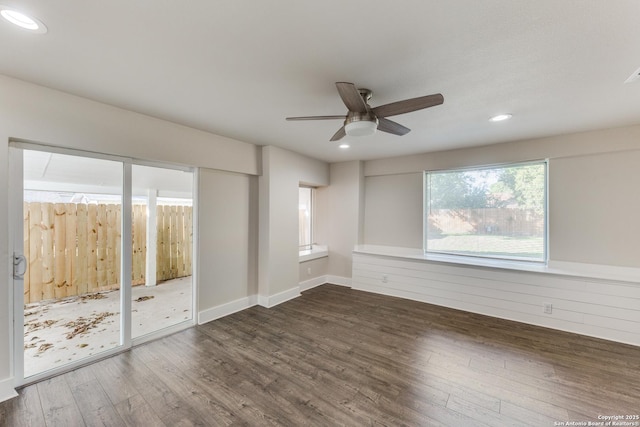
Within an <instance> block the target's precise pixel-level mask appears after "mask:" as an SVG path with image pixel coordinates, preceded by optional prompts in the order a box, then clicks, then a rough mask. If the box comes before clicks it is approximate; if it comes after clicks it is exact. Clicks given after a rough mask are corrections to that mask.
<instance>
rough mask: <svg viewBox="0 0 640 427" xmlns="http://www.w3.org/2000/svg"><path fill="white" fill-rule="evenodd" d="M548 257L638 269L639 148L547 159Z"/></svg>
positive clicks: (639, 243)
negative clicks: (548, 162) (549, 254)
mask: <svg viewBox="0 0 640 427" xmlns="http://www.w3.org/2000/svg"><path fill="white" fill-rule="evenodd" d="M549 169H550V172H549V181H550V182H549V204H550V208H549V224H550V233H549V234H550V251H551V259H553V260H556V261H570V262H582V263H589V264H605V265H614V266H621V267H640V150H636V151H623V152H617V153H603V154H591V155H587V156H578V157H567V158H560V159H553V160H552V161H551V164H550V166H549Z"/></svg>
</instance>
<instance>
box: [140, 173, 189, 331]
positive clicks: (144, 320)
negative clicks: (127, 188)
mask: <svg viewBox="0 0 640 427" xmlns="http://www.w3.org/2000/svg"><path fill="white" fill-rule="evenodd" d="M132 182H133V200H132V208H133V209H132V213H133V215H132V220H133V223H132V230H133V260H132V270H133V277H132V285H133V289H132V293H131V294H132V295H131V309H132V311H131V314H132V321H131V336H132V338H133V339H136V338H140V337H145V336H149V335H150V334H154V333H156V332H157V331H160V330H163V329H167V328H171V327H173V326H175V325H178V324H181V323H183V322H185V321H190V320H192V319H193V307H192V306H193V303H192V301H193V298H192V295H193V292H192V289H193V281H192V274H193V262H192V261H193V250H192V248H193V173H192V172H190V171H184V170H175V169H166V168H160V167H151V166H142V165H133V170H132Z"/></svg>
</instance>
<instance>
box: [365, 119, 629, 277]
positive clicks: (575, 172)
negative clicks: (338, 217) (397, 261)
mask: <svg viewBox="0 0 640 427" xmlns="http://www.w3.org/2000/svg"><path fill="white" fill-rule="evenodd" d="M545 158H548V159H549V188H550V191H549V226H550V236H549V252H550V259H551V260H552V261H570V262H576V263H588V264H603V265H612V266H622V267H635V268H640V257H639V256H638V253H640V250H639V249H640V246H639V245H638V239H637V237H638V236H640V223H639V222H638V220H637V218H638V214H637V213H638V212H639V211H640V196H639V194H640V193H639V192H638V190H637V186H638V184H640V167H639V165H640V126H633V127H626V128H617V129H608V130H599V131H594V132H585V133H579V134H572V135H564V136H555V137H552V138H543V139H539V140H531V141H518V142H513V143H507V144H497V145H491V146H486V147H480V148H471V149H466V150H453V151H446V152H439V153H430V154H424V155H419V156H410V157H400V158H391V159H383V160H373V161H368V162H366V163H365V175H366V176H367V177H366V179H365V186H366V191H365V236H364V242H365V243H367V244H377V245H388V246H401V247H408V248H421V247H422V219H421V218H422V198H423V195H422V182H421V175H422V174H421V172H422V171H423V170H437V169H446V168H455V167H464V166H477V165H486V164H499V163H505V162H518V161H525V160H534V159H545ZM630 236H636V238H630Z"/></svg>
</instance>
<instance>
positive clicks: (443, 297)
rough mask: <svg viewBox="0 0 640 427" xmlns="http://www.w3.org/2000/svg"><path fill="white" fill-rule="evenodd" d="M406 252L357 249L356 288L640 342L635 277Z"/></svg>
mask: <svg viewBox="0 0 640 427" xmlns="http://www.w3.org/2000/svg"><path fill="white" fill-rule="evenodd" d="M400 252H401V251H397V250H395V251H377V250H367V249H360V250H358V249H356V251H354V254H353V278H352V287H353V289H359V290H363V291H369V292H375V293H379V294H385V295H391V296H396V297H401V298H407V299H410V300H415V301H422V302H426V303H430V304H436V305H440V306H445V307H450V308H455V309H459V310H465V311H470V312H474V313H479V314H484V315H488V316H493V317H499V318H503V319H509V320H515V321H518V322H525V323H530V324H533V325H539V326H544V327H548V328H553V329H559V330H563V331H567V332H574V333H578V334H583V335H589V336H593V337H597V338H604V339H607V340H612V341H618V342H622V343H627V344H632V345H637V346H640V283H639V282H638V280H635V279H634V278H633V277H631V278H630V279H629V280H620V279H619V278H618V276H615V275H613V274H612V276H611V277H616V279H617V280H611V279H608V278H606V277H604V278H603V277H602V274H599V275H595V276H596V277H597V278H596V277H590V276H585V275H581V274H568V272H566V271H560V270H553V269H550V268H549V269H547V268H538V269H531V270H532V271H522V270H517V271H516V270H513V269H505V268H497V267H484V266H477V265H461V264H453V263H448V262H438V261H430V260H427V259H419V258H421V257H422V258H424V256H422V255H419V256H418V255H416V254H415V250H413V251H411V252H410V255H409V256H403V255H400ZM545 304H551V305H552V312H551V314H545V312H544V306H545Z"/></svg>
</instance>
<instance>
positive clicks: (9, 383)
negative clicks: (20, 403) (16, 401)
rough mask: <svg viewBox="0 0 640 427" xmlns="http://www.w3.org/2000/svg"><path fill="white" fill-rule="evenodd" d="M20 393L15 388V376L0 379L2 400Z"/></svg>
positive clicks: (0, 396) (0, 397)
mask: <svg viewBox="0 0 640 427" xmlns="http://www.w3.org/2000/svg"><path fill="white" fill-rule="evenodd" d="M17 395H18V393H16V390H15V389H14V388H13V378H12V377H10V378H6V379H4V380H1V381H0V402H4V401H5V400H9V399H12V398H14V397H16V396H17Z"/></svg>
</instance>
